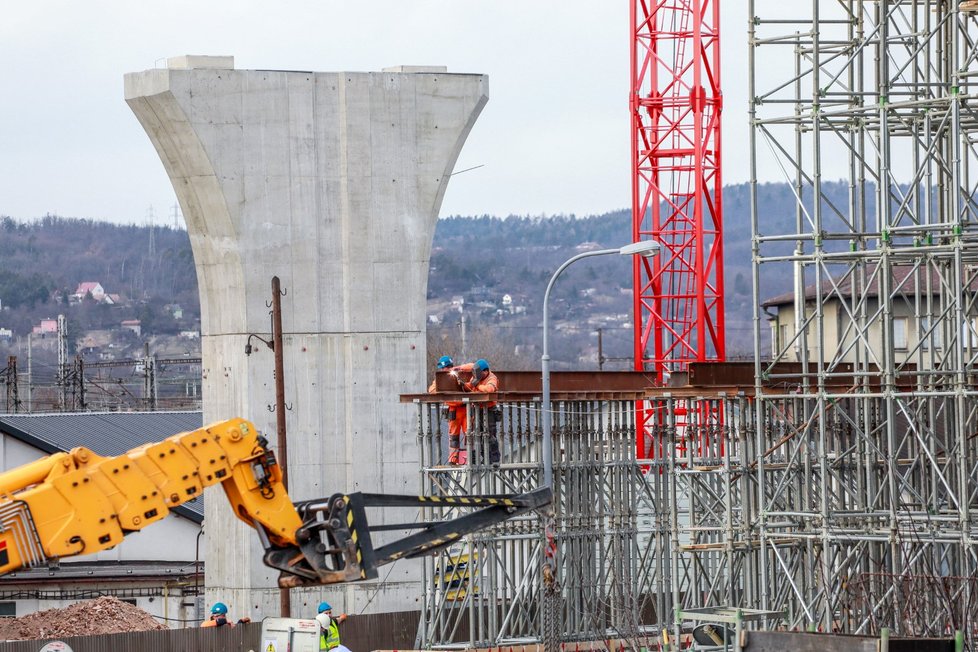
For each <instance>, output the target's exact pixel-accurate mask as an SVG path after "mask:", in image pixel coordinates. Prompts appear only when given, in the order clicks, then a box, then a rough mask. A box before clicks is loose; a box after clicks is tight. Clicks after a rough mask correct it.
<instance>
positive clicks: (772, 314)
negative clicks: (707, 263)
mask: <svg viewBox="0 0 978 652" xmlns="http://www.w3.org/2000/svg"><path fill="white" fill-rule="evenodd" d="M850 281H851V276H848V277H845V278H838V279H834V280H826V281H824V282H823V284H822V290H821V292H820V293H817V292H816V288H815V285H814V284H812V285H809V286H807V287H806V288H805V297H804V306H805V308H804V318H803V319H802V320H801V323H802V324H805V323H807V324H808V327H807V328H808V333H807V337H808V338H809V339H808V342H807V348H808V355H809V359H811V357H812V356H813V355H814V353H815V351H816V350H817V347H816V346H815V344H816V343H815V341H814V338H815V337H816V331H815V326H814V323H815V322H814V321H813V320H812V319H813V316H814V314H815V309H816V299H817V298H818V297H819V295H820V297H821V298H820V303H821V304H822V314H823V319H822V336H823V337H824V345H823V347H822V349H823V350H824V351H826V352H830V353H831V352H834V355H833V356H832V360H833V361H834V362H846V363H853V362H856V352H857V351H862V350H868V351H870V352H871V353H872V355H873V356H874V357H875V358H876V359H877V360H882V359H884V357H885V355H886V353H885V351H884V350H883V329H884V327H885V326H887V325H891V326H892V329H893V330H892V333H893V335H892V339H893V359H894V360H895V362H896V363H897V364H898V365H899V364H903V363H910V364H914V363H916V364H919V365H921V367H922V368H933V365H934V364H935V363H936V361H937V360H939V359H940V358H941V357H942V356H943V355H944V347H945V343H947V342H952V341H957V340H958V339H959V338H960V339H963V341H964V345H965V346H966V347H969V348H973V347H976V346H978V336H976V333H978V330H976V327H978V324H976V318H978V314H976V311H975V309H974V303H973V301H969V302H967V303H968V305H970V306H973V307H972V311H971V314H969V315H968V318H967V323H966V324H965V325H964V326H963V328H962V331H963V332H962V333H960V334H958V333H951V332H945V331H942V330H940V328H937V327H936V326H934V325H939V326H940V327H941V328H944V329H946V328H947V324H948V321H949V320H946V319H941V318H938V317H939V316H940V315H942V314H943V313H944V311H945V310H946V308H947V307H946V306H944V305H943V300H944V299H942V297H944V295H942V288H941V286H940V283H939V282H938V279H937V278H936V277H932V278H931V279H930V281H929V282H928V280H927V278H926V273H924V272H918V273H916V274H915V273H914V271H913V269H912V268H910V267H894V268H893V271H892V278H891V280H890V285H891V287H893V288H895V289H894V291H893V293H892V299H891V302H890V304H891V306H892V314H891V315H890V316H889V318H888V319H886V320H885V319H884V315H883V313H882V311H881V310H880V309H879V307H880V301H879V284H878V281H877V280H875V278H874V279H871V280H870V282H869V283H868V286H869V289H868V290H867V291H865V292H862V293H856V296H855V297H854V296H853V292H852V287H851V282H850ZM918 283H919V285H920V286H921V287H920V288H918V287H917V286H918ZM976 290H978V288H972V289H970V290H967V291H968V292H972V293H973V292H975V291H976ZM945 292H946V291H945ZM761 306H762V307H763V308H764V310H765V312H766V313H767V315H768V323H769V324H770V327H771V350H772V352H774V353H775V355H777V353H778V352H782V353H783V355H782V357H781V358H780V359H781V361H783V362H797V361H799V360H800V357H801V356H800V353H801V351H802V346H803V343H802V338H801V337H798V336H797V333H798V332H799V324H798V322H799V320H798V319H797V318H796V315H797V310H796V301H795V293H794V292H786V293H785V294H781V295H779V296H776V297H772V298H770V299H767V300H766V301H764V302H763V303H762V304H761ZM887 322H889V324H888V323H887ZM857 338H859V339H860V340H862V342H861V344H860V345H859V346H855V345H854V343H855V341H856V339H857Z"/></svg>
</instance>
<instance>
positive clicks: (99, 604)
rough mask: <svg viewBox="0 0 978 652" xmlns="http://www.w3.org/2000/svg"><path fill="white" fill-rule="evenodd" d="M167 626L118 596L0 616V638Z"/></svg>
mask: <svg viewBox="0 0 978 652" xmlns="http://www.w3.org/2000/svg"><path fill="white" fill-rule="evenodd" d="M147 629H167V627H166V625H161V624H160V623H158V622H157V621H156V620H155V619H154V618H153V617H152V616H151V615H149V614H148V613H146V612H145V611H143V610H142V609H140V608H139V607H136V606H134V605H131V604H129V603H128V602H123V601H122V600H119V599H118V598H112V597H106V596H103V597H101V598H97V599H95V600H86V601H84V602H76V603H75V604H73V605H71V606H68V607H65V608H64V609H48V610H47V611H38V612H36V613H32V614H30V615H28V616H23V617H21V618H0V641H21V640H30V639H38V638H65V637H68V636H87V635H89V634H117V633H119V632H141V631H144V630H147Z"/></svg>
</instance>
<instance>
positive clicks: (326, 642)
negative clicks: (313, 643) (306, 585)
mask: <svg viewBox="0 0 978 652" xmlns="http://www.w3.org/2000/svg"><path fill="white" fill-rule="evenodd" d="M344 620H346V614H342V615H340V617H339V618H333V607H331V606H330V604H329V603H328V602H325V601H324V602H320V603H319V614H318V615H317V616H316V622H317V623H319V649H320V650H336V652H350V650H349V648H347V647H346V646H344V645H342V644H341V643H340V625H341V624H342V623H343V621H344Z"/></svg>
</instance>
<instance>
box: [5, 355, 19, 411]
mask: <svg viewBox="0 0 978 652" xmlns="http://www.w3.org/2000/svg"><path fill="white" fill-rule="evenodd" d="M6 372H7V412H13V413H17V412H20V409H19V407H20V398H19V397H18V395H17V356H15V355H11V356H7V369H6Z"/></svg>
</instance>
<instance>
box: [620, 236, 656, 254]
mask: <svg viewBox="0 0 978 652" xmlns="http://www.w3.org/2000/svg"><path fill="white" fill-rule="evenodd" d="M659 249H660V246H659V243H658V242H655V241H654V240H641V241H639V242H633V243H632V244H630V245H625V246H624V247H622V248H621V249H619V250H618V253H620V254H621V255H622V256H643V257H645V258H651V257H652V256H655V255H656V254H658V253H659Z"/></svg>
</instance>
